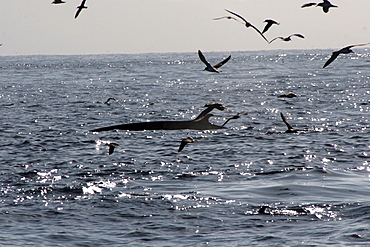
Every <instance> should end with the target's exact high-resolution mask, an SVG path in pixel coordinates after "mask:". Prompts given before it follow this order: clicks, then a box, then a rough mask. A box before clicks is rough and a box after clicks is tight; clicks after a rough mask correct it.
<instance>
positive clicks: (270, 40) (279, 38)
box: [269, 37, 284, 44]
mask: <svg viewBox="0 0 370 247" xmlns="http://www.w3.org/2000/svg"><path fill="white" fill-rule="evenodd" d="M277 39H284V38H283V37H276V38H273V39H272V40H270V41H269V43H270V44H271V43H272V42H273V41H275V40H277Z"/></svg>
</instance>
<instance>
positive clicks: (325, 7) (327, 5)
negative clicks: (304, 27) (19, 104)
mask: <svg viewBox="0 0 370 247" xmlns="http://www.w3.org/2000/svg"><path fill="white" fill-rule="evenodd" d="M317 6H320V7H322V10H323V11H324V13H328V12H329V8H338V6H335V5H333V4H331V2H329V1H328V0H324V2H322V3H318V4H317V5H316V7H317Z"/></svg>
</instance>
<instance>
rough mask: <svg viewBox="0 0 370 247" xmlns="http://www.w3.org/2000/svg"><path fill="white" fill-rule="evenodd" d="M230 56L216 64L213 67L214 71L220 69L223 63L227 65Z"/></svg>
mask: <svg viewBox="0 0 370 247" xmlns="http://www.w3.org/2000/svg"><path fill="white" fill-rule="evenodd" d="M230 58H231V56H228V57H227V58H226V59H225V60H223V61H222V62H220V63H218V64H216V65H215V66H213V67H215V68H216V69H218V68H220V67H221V66H222V65H224V64H225V63H227V62H228V61H229V60H230Z"/></svg>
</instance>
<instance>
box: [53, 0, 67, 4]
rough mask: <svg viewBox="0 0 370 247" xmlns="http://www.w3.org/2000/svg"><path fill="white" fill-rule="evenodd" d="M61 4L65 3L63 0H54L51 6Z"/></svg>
mask: <svg viewBox="0 0 370 247" xmlns="http://www.w3.org/2000/svg"><path fill="white" fill-rule="evenodd" d="M59 3H65V2H63V1H62V0H54V1H53V2H52V3H51V4H59Z"/></svg>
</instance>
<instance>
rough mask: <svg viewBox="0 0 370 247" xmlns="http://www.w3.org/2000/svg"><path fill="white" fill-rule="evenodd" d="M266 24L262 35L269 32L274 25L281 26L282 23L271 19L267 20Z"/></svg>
mask: <svg viewBox="0 0 370 247" xmlns="http://www.w3.org/2000/svg"><path fill="white" fill-rule="evenodd" d="M264 22H266V26H265V27H264V28H263V31H262V33H265V32H267V30H269V29H270V27H271V26H272V25H273V24H275V25H280V23H279V22H277V21H274V20H271V19H266V20H265V21H264Z"/></svg>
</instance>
